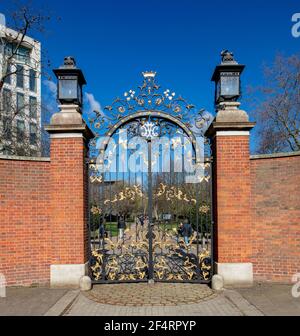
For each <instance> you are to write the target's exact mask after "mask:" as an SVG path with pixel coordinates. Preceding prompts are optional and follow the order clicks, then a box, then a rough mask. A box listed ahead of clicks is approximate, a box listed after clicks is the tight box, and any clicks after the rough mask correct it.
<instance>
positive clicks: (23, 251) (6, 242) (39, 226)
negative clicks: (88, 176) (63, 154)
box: [0, 159, 51, 285]
mask: <svg viewBox="0 0 300 336" xmlns="http://www.w3.org/2000/svg"><path fill="white" fill-rule="evenodd" d="M49 172H50V162H41V161H20V160H3V159H0V273H3V274H4V275H5V276H6V280H7V283H8V285H32V284H38V283H39V284H46V283H49V275H50V272H49V265H50V244H51V239H50V238H51V233H50V229H51V224H50V213H49V203H50V195H49V190H50V185H49Z"/></svg>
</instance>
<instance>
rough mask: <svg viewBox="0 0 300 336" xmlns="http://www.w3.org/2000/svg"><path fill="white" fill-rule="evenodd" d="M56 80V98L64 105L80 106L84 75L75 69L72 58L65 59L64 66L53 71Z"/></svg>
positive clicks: (84, 82)
mask: <svg viewBox="0 0 300 336" xmlns="http://www.w3.org/2000/svg"><path fill="white" fill-rule="evenodd" d="M53 72H54V73H55V76H56V77H57V79H58V88H57V98H58V100H59V102H60V103H61V104H62V105H64V104H75V105H79V106H82V86H83V85H85V84H86V81H85V78H84V75H83V73H82V71H81V70H80V69H78V68H77V67H76V62H75V59H74V58H73V57H65V59H64V65H63V66H61V67H60V68H59V69H55V70H53Z"/></svg>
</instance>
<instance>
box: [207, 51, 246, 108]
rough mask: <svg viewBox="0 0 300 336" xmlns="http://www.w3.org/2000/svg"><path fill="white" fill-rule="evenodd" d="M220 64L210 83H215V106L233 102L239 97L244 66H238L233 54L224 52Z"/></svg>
mask: <svg viewBox="0 0 300 336" xmlns="http://www.w3.org/2000/svg"><path fill="white" fill-rule="evenodd" d="M221 57H222V62H221V64H220V65H218V66H217V67H216V69H215V72H214V74H213V77H212V81H213V82H215V83H216V91H215V104H216V105H218V104H220V103H221V102H226V101H228V102H235V101H237V100H238V99H239V97H240V96H241V81H240V77H241V74H242V72H243V70H244V69H245V65H241V64H238V62H237V61H236V60H235V59H234V56H233V53H232V52H229V51H228V50H224V51H222V53H221Z"/></svg>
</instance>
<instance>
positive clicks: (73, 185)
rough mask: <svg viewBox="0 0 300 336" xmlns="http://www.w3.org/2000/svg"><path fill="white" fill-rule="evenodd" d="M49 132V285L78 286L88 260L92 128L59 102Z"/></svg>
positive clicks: (72, 108)
mask: <svg viewBox="0 0 300 336" xmlns="http://www.w3.org/2000/svg"><path fill="white" fill-rule="evenodd" d="M60 108H61V112H59V113H56V114H55V115H54V116H53V117H52V119H51V123H50V125H49V126H47V128H46V129H47V131H48V132H49V133H50V136H51V147H50V148H51V152H50V158H51V167H50V181H49V188H50V190H51V191H50V193H51V202H50V207H51V243H52V256H51V260H52V262H51V268H50V273H51V274H50V281H51V286H76V287H77V286H78V285H79V279H80V278H81V277H82V276H84V275H86V273H87V262H88V172H87V164H86V159H87V153H88V148H87V144H88V140H89V139H90V138H91V137H92V132H91V131H90V130H89V128H88V127H87V126H86V124H85V123H84V122H83V120H82V116H81V111H80V109H79V107H78V106H75V105H63V106H60Z"/></svg>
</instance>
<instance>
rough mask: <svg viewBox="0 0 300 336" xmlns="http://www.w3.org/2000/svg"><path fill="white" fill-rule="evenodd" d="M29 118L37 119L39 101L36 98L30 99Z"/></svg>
mask: <svg viewBox="0 0 300 336" xmlns="http://www.w3.org/2000/svg"><path fill="white" fill-rule="evenodd" d="M29 116H30V118H34V119H36V118H37V99H36V98H35V97H29Z"/></svg>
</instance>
